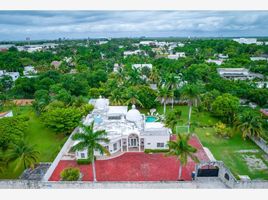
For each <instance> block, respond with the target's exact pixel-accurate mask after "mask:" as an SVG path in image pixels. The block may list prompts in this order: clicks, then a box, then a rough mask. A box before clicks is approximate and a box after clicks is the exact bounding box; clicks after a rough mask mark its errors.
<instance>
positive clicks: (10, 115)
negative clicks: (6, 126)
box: [0, 110, 13, 119]
mask: <svg viewBox="0 0 268 200" xmlns="http://www.w3.org/2000/svg"><path fill="white" fill-rule="evenodd" d="M4 117H13V112H12V110H10V111H7V112H0V119H1V118H4Z"/></svg>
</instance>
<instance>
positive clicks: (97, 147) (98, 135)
mask: <svg viewBox="0 0 268 200" xmlns="http://www.w3.org/2000/svg"><path fill="white" fill-rule="evenodd" d="M80 128H81V129H82V133H76V134H74V135H73V136H72V139H73V140H77V141H79V143H78V144H76V145H74V146H73V147H72V149H73V150H75V151H79V150H84V149H87V152H88V157H89V158H91V164H92V171H93V181H97V178H96V170H95V156H94V151H99V152H100V153H101V154H104V153H105V154H106V155H110V152H109V151H108V150H107V149H106V148H105V147H104V146H102V143H108V142H109V139H108V138H107V137H106V136H107V132H106V131H105V130H99V131H94V123H92V124H91V125H90V126H86V125H83V124H81V125H80Z"/></svg>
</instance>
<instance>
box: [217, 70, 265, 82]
mask: <svg viewBox="0 0 268 200" xmlns="http://www.w3.org/2000/svg"><path fill="white" fill-rule="evenodd" d="M217 71H218V74H219V75H220V76H221V77H223V78H226V79H234V80H247V79H249V80H251V79H254V78H263V76H262V75H261V74H256V73H251V72H249V70H248V69H245V68H218V69H217Z"/></svg>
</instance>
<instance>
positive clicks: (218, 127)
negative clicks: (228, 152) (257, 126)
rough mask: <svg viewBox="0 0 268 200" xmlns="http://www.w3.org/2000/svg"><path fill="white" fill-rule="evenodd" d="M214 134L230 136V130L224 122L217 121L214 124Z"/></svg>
mask: <svg viewBox="0 0 268 200" xmlns="http://www.w3.org/2000/svg"><path fill="white" fill-rule="evenodd" d="M215 131H216V134H217V135H218V136H220V137H224V138H227V137H232V131H231V129H230V128H228V127H226V124H224V123H222V122H218V123H216V124H215Z"/></svg>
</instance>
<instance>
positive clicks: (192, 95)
mask: <svg viewBox="0 0 268 200" xmlns="http://www.w3.org/2000/svg"><path fill="white" fill-rule="evenodd" d="M199 95H200V91H199V88H198V87H197V85H194V84H188V85H185V86H184V87H183V88H182V90H181V97H182V99H186V100H188V106H189V114H188V133H189V132H190V125H191V115H192V106H197V104H198V102H199V101H200V97H199Z"/></svg>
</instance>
